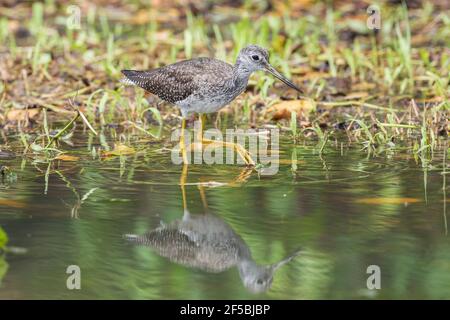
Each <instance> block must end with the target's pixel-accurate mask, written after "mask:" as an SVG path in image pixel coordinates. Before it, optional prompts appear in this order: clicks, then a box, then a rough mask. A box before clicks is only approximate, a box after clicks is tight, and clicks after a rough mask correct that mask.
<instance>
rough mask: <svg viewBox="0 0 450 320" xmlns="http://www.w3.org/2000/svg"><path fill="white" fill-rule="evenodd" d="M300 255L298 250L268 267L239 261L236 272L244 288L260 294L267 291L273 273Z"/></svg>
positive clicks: (250, 261)
mask: <svg viewBox="0 0 450 320" xmlns="http://www.w3.org/2000/svg"><path fill="white" fill-rule="evenodd" d="M300 253H301V251H300V250H298V251H296V252H294V253H292V254H291V255H290V256H288V257H286V258H284V259H283V260H281V261H279V262H277V263H274V264H270V265H258V264H256V263H255V262H254V261H253V260H244V261H241V262H240V263H239V264H238V270H239V275H240V277H241V280H242V282H243V283H244V286H245V287H246V288H247V289H249V290H250V291H251V292H253V293H262V292H265V291H267V290H269V289H270V287H271V285H272V281H273V276H274V274H275V272H276V271H277V270H278V269H279V268H280V267H281V266H283V265H285V264H286V263H288V262H289V261H291V260H292V259H294V258H295V257H297V256H298V255H300Z"/></svg>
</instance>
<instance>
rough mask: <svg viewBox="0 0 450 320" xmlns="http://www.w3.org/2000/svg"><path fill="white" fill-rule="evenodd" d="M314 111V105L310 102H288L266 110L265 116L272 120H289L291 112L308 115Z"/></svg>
mask: <svg viewBox="0 0 450 320" xmlns="http://www.w3.org/2000/svg"><path fill="white" fill-rule="evenodd" d="M314 109H315V104H314V102H313V101H312V100H288V101H282V102H280V103H277V104H274V105H272V106H270V107H269V108H267V110H266V115H269V116H270V117H271V118H272V119H273V120H280V119H290V118H291V113H292V112H295V113H297V114H301V113H305V114H308V113H310V112H311V111H313V110H314Z"/></svg>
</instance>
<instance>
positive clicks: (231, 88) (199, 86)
mask: <svg viewBox="0 0 450 320" xmlns="http://www.w3.org/2000/svg"><path fill="white" fill-rule="evenodd" d="M258 70H263V71H266V72H269V73H270V74H272V75H273V76H274V77H275V78H277V79H279V80H281V81H282V82H283V83H285V84H286V85H287V86H289V87H291V88H293V89H295V90H297V91H299V92H302V91H301V90H300V88H298V87H297V86H296V85H295V84H294V83H292V81H290V80H289V79H287V78H286V77H285V76H283V75H282V74H281V73H280V72H278V71H277V70H276V69H275V68H274V67H272V66H271V65H270V63H269V53H268V51H267V50H266V49H264V48H261V47H259V46H256V45H249V46H247V47H245V48H243V49H242V50H241V51H240V52H239V55H238V57H237V59H236V63H235V64H234V65H231V64H229V63H226V62H224V61H221V60H217V59H213V58H205V57H203V58H196V59H191V60H184V61H180V62H176V63H174V64H170V65H167V66H164V67H161V68H157V69H153V70H149V71H136V70H122V73H123V74H124V75H125V78H124V79H122V80H121V82H123V83H125V84H131V85H136V86H139V87H141V88H143V89H144V90H146V91H148V92H150V93H152V94H155V95H156V96H158V97H159V98H161V99H162V100H164V101H167V102H169V103H172V104H175V105H176V106H177V107H178V108H179V109H180V110H181V116H182V124H181V136H180V149H181V153H182V157H183V162H184V163H185V164H187V163H188V159H187V151H186V145H185V136H184V134H185V133H184V130H185V128H186V117H187V116H188V115H189V114H190V113H192V112H196V113H199V114H200V117H199V119H200V122H201V129H203V123H204V114H205V113H212V112H217V111H219V110H220V109H221V108H223V107H224V106H226V105H227V104H229V103H230V102H231V101H233V100H234V99H235V98H236V97H237V96H238V95H239V94H241V93H242V92H243V91H244V90H245V88H246V87H247V83H248V79H249V77H250V75H251V74H252V73H253V72H254V71H258ZM201 138H202V140H201V141H202V144H210V143H214V144H216V145H221V146H224V147H226V148H234V150H236V151H237V153H238V154H239V155H240V156H241V157H242V158H243V159H244V161H245V163H246V164H247V165H254V161H253V159H252V157H251V155H250V154H249V153H248V152H247V151H246V150H245V149H244V148H243V147H242V146H240V145H239V144H235V143H229V142H221V141H213V140H206V139H203V137H201Z"/></svg>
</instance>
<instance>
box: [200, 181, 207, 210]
mask: <svg viewBox="0 0 450 320" xmlns="http://www.w3.org/2000/svg"><path fill="white" fill-rule="evenodd" d="M198 190H199V191H200V198H201V199H202V203H203V209H205V210H206V211H207V210H208V202H207V201H206V194H205V188H204V187H203V186H202V185H200V184H199V185H198Z"/></svg>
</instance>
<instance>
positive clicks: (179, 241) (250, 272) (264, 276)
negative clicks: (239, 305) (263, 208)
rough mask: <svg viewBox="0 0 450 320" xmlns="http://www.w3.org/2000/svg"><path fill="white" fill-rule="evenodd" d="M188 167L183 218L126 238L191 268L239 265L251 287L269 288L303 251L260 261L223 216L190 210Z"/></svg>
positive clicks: (210, 269) (256, 290)
mask: <svg viewBox="0 0 450 320" xmlns="http://www.w3.org/2000/svg"><path fill="white" fill-rule="evenodd" d="M185 168H186V166H184V170H183V174H182V178H181V190H182V195H183V207H184V211H183V218H182V219H178V220H175V221H172V222H171V223H168V224H161V226H160V227H158V228H156V229H154V230H151V231H149V232H147V233H145V234H143V235H134V234H127V235H124V238H125V239H126V240H128V241H130V242H132V243H134V244H137V245H143V246H148V247H150V248H152V249H154V250H155V251H156V252H157V253H158V254H159V255H160V256H163V257H165V258H168V259H169V260H170V261H172V262H174V263H177V264H180V265H183V266H187V267H190V268H195V269H199V270H203V271H206V272H211V273H220V272H223V271H225V270H228V269H230V268H232V267H237V269H238V271H239V276H240V278H241V281H242V283H243V284H244V286H245V287H246V288H247V289H248V290H249V291H251V292H254V293H260V292H264V291H267V290H268V289H269V288H270V286H271V284H272V280H273V276H274V274H275V272H276V271H277V270H278V269H279V268H280V267H281V266H283V265H285V264H286V263H288V262H289V261H291V260H292V259H294V258H295V257H296V256H298V255H299V254H300V251H299V250H298V251H296V252H294V253H293V254H291V255H289V256H288V257H286V258H284V259H282V260H281V261H279V262H276V263H273V264H269V265H260V264H257V263H256V262H255V260H254V259H253V257H252V254H251V251H250V248H249V247H248V245H247V244H246V243H245V241H244V240H243V239H242V238H241V237H240V236H239V235H238V234H237V233H236V232H235V231H234V230H233V229H232V227H231V226H230V225H229V224H227V223H226V222H225V221H224V220H223V219H221V218H220V217H218V216H216V215H213V214H211V213H208V212H206V213H204V214H195V215H192V214H191V213H190V212H189V210H188V209H187V207H186V203H187V202H186V194H185V191H184V184H185V175H186V174H187V171H186V169H185ZM183 176H184V177H183ZM200 191H201V196H202V201H203V205H204V207H205V209H206V208H207V204H206V197H205V195H204V193H203V189H200Z"/></svg>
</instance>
